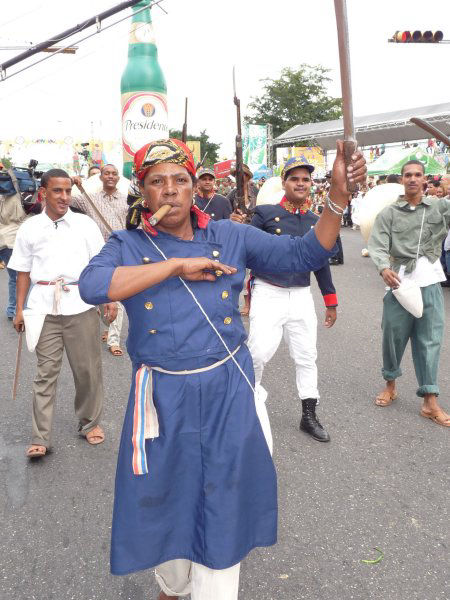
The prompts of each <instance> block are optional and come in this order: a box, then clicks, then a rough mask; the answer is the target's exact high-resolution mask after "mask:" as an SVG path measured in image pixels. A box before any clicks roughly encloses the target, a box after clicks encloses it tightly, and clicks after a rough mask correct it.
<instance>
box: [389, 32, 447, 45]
mask: <svg viewBox="0 0 450 600" xmlns="http://www.w3.org/2000/svg"><path fill="white" fill-rule="evenodd" d="M443 39H444V34H443V33H442V31H434V32H433V31H423V32H422V31H396V32H395V33H394V35H393V36H392V38H391V39H390V40H388V41H389V42H395V43H396V44H438V43H439V42H442V41H443Z"/></svg>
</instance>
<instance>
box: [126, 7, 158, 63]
mask: <svg viewBox="0 0 450 600" xmlns="http://www.w3.org/2000/svg"><path fill="white" fill-rule="evenodd" d="M145 6H148V2H145V1H143V2H139V4H136V5H135V6H134V7H133V11H134V13H135V14H134V15H133V17H132V19H131V28H130V40H129V45H128V57H129V58H132V57H136V56H150V57H153V58H154V59H157V58H158V50H157V48H156V44H155V38H154V35H153V26H152V18H151V15H150V9H149V8H148V7H147V8H146V9H145V10H142V11H141V12H139V13H136V11H138V10H139V9H141V8H144V7H145Z"/></svg>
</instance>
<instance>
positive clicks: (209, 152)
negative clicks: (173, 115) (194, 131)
mask: <svg viewBox="0 0 450 600" xmlns="http://www.w3.org/2000/svg"><path fill="white" fill-rule="evenodd" d="M169 136H170V137H171V138H176V139H178V140H181V131H180V130H179V129H171V130H170V131H169ZM187 141H188V142H189V141H192V142H200V152H201V153H202V158H203V156H204V155H205V152H206V158H205V161H204V163H203V166H204V167H212V166H213V165H214V163H216V162H219V148H220V144H215V143H214V142H211V141H210V139H209V135H208V134H207V133H206V130H205V129H204V130H203V131H200V135H189V134H188V135H187Z"/></svg>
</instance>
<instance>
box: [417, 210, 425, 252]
mask: <svg viewBox="0 0 450 600" xmlns="http://www.w3.org/2000/svg"><path fill="white" fill-rule="evenodd" d="M424 220H425V208H424V209H423V215H422V224H421V226H420V233H419V243H418V245H417V254H416V261H418V260H419V250H420V242H421V241H422V232H423V222H424Z"/></svg>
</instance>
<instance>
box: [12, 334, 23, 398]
mask: <svg viewBox="0 0 450 600" xmlns="http://www.w3.org/2000/svg"><path fill="white" fill-rule="evenodd" d="M22 340H23V329H22V331H19V341H18V342H17V353H16V368H15V371H14V383H13V390H12V399H13V402H14V400H15V399H16V396H17V387H18V385H19V374H20V357H21V355H22Z"/></svg>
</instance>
